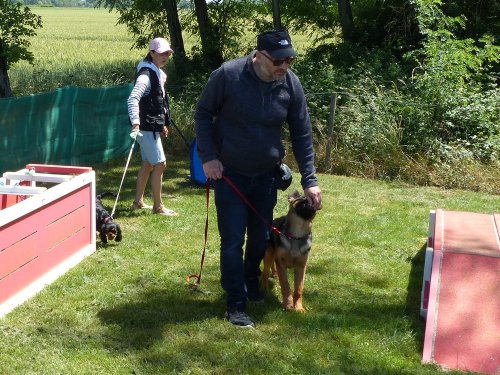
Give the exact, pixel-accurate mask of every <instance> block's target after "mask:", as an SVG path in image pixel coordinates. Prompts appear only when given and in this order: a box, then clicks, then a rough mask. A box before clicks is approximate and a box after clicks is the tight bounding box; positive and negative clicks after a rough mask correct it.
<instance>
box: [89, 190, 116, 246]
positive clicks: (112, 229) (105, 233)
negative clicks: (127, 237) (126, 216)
mask: <svg viewBox="0 0 500 375" xmlns="http://www.w3.org/2000/svg"><path fill="white" fill-rule="evenodd" d="M108 195H110V196H113V197H116V195H115V194H113V193H111V192H106V193H102V194H99V195H98V196H96V198H95V227H96V230H97V232H99V237H100V238H101V241H102V242H103V243H105V244H106V243H108V241H113V240H115V241H117V242H120V241H121V240H122V230H121V228H120V225H118V224H117V223H116V222H114V221H113V218H112V217H111V214H110V213H109V212H108V211H107V210H106V208H104V205H103V204H102V200H101V198H103V197H105V196H108Z"/></svg>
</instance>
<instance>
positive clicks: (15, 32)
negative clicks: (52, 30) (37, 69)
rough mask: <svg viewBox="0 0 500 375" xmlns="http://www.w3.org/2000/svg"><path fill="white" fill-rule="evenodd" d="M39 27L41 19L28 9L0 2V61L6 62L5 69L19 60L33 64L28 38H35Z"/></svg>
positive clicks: (10, 2) (9, 2)
mask: <svg viewBox="0 0 500 375" xmlns="http://www.w3.org/2000/svg"><path fill="white" fill-rule="evenodd" d="M40 27H42V20H41V17H40V16H37V15H36V14H34V13H33V12H32V11H31V10H30V8H28V7H22V6H21V5H20V4H15V3H13V2H12V1H10V0H0V59H2V60H5V61H6V67H7V69H8V68H9V67H10V66H11V65H12V64H14V63H16V62H17V61H20V60H24V61H28V62H30V63H31V62H33V53H32V52H30V51H29V49H28V48H29V47H30V44H31V42H30V39H29V38H30V37H33V36H35V35H36V32H35V30H36V29H38V28H40Z"/></svg>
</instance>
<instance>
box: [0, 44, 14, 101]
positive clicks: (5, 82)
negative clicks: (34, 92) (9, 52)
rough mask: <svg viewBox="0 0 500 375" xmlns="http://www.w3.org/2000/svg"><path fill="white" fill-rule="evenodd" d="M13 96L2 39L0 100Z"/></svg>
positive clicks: (0, 51)
mask: <svg viewBox="0 0 500 375" xmlns="http://www.w3.org/2000/svg"><path fill="white" fill-rule="evenodd" d="M11 96H12V89H11V88H10V80H9V73H8V69H7V58H6V57H5V51H4V44H3V41H2V40H1V39H0V98H8V97H11Z"/></svg>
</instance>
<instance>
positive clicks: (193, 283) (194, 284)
mask: <svg viewBox="0 0 500 375" xmlns="http://www.w3.org/2000/svg"><path fill="white" fill-rule="evenodd" d="M205 201H206V206H207V207H206V208H207V216H206V218H205V240H204V243H203V252H202V254H201V261H200V272H199V273H198V274H196V273H194V274H192V275H189V276H188V277H187V282H188V284H189V287H190V288H191V289H192V290H197V289H198V286H199V285H200V282H201V273H202V271H203V263H204V262H205V252H206V249H207V240H208V206H209V201H210V180H209V179H207V181H206V183H205Z"/></svg>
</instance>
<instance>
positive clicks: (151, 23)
mask: <svg viewBox="0 0 500 375" xmlns="http://www.w3.org/2000/svg"><path fill="white" fill-rule="evenodd" d="M95 6H96V7H100V6H102V7H104V8H107V9H109V11H112V10H117V11H118V12H119V13H120V17H119V18H118V23H119V24H124V25H126V26H127V28H128V30H129V31H130V32H131V33H132V34H133V35H135V36H136V41H135V43H134V46H135V47H139V48H143V47H145V46H147V45H148V42H149V41H150V40H151V39H153V38H154V37H157V36H165V35H168V39H170V42H171V44H172V49H173V50H174V51H175V53H174V63H176V61H178V60H182V61H184V57H185V55H186V51H185V47H184V39H183V37H182V29H181V26H180V21H179V14H178V12H177V1H176V0H147V1H145V0H132V1H124V0H95ZM165 20H166V22H165Z"/></svg>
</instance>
